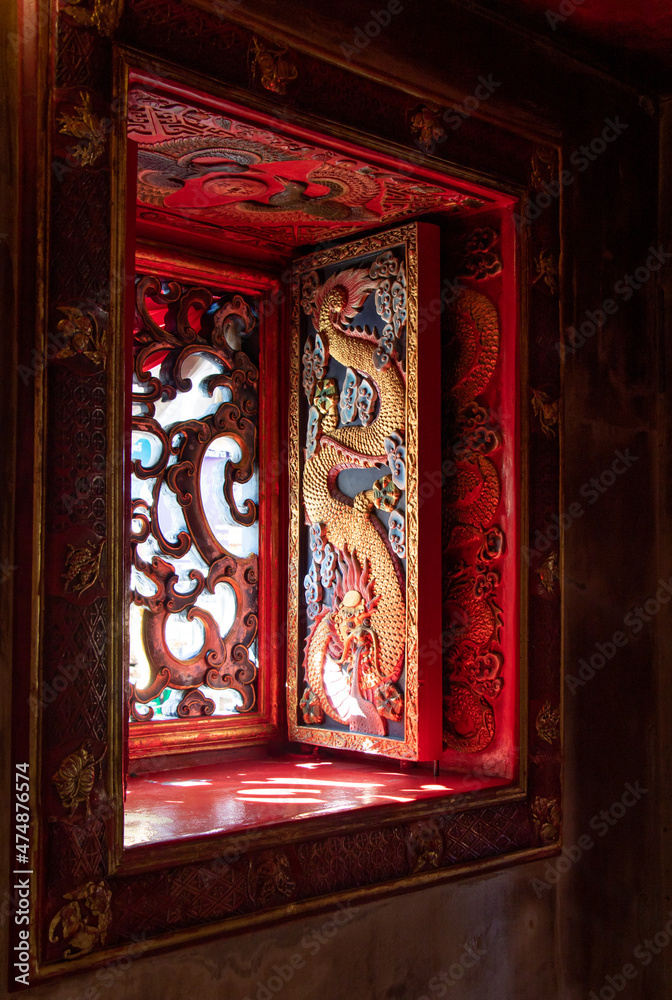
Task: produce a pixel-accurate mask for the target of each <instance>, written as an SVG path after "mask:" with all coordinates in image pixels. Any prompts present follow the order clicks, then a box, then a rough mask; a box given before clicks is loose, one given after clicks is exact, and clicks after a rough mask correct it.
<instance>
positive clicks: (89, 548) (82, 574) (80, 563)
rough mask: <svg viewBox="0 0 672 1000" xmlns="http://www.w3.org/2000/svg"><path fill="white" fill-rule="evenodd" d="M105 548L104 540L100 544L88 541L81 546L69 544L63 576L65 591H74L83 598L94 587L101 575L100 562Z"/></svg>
mask: <svg viewBox="0 0 672 1000" xmlns="http://www.w3.org/2000/svg"><path fill="white" fill-rule="evenodd" d="M104 546H105V539H104V538H103V539H102V540H101V541H100V542H98V543H96V542H93V541H86V542H85V543H84V545H81V546H76V545H70V544H68V554H67V556H66V558H65V572H64V573H63V574H62V576H63V579H64V580H65V590H72V591H73V593H75V594H77V595H78V596H81V595H82V594H83V593H84V592H85V591H86V590H88V589H89V587H93V585H94V584H95V583H96V581H97V580H98V577H99V575H100V561H101V557H102V554H103V548H104Z"/></svg>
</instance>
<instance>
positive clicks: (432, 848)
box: [407, 819, 443, 874]
mask: <svg viewBox="0 0 672 1000" xmlns="http://www.w3.org/2000/svg"><path fill="white" fill-rule="evenodd" d="M407 849H408V858H409V862H410V866H411V871H412V872H413V874H415V872H421V871H427V870H428V869H431V868H439V867H440V865H441V858H442V856H443V837H442V835H441V828H440V826H439V823H438V821H437V820H433V819H432V820H421V821H420V822H419V823H413V824H412V825H411V826H410V827H409V828H408V834H407Z"/></svg>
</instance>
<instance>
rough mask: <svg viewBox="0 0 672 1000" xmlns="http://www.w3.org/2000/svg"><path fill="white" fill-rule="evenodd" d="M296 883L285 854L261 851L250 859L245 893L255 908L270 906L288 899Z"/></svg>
mask: <svg viewBox="0 0 672 1000" xmlns="http://www.w3.org/2000/svg"><path fill="white" fill-rule="evenodd" d="M295 889H296V883H295V882H294V879H293V878H292V870H291V868H290V865H289V861H288V859H287V855H286V854H282V853H280V852H274V851H263V852H262V853H261V854H259V855H258V856H257V857H255V858H252V859H251V861H250V867H249V871H248V874H247V892H248V895H249V897H250V899H251V900H252V902H253V903H254V904H255V905H256V906H260V907H263V906H270V905H271V904H272V903H274V902H275V903H278V902H280V901H281V900H282V899H283V898H285V899H288V898H290V897H291V896H292V895H293V893H294V890H295Z"/></svg>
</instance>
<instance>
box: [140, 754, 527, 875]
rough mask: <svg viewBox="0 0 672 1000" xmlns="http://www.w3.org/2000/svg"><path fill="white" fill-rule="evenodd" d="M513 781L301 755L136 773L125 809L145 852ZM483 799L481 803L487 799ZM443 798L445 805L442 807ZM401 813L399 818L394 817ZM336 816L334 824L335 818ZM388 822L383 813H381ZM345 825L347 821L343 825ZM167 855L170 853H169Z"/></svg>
mask: <svg viewBox="0 0 672 1000" xmlns="http://www.w3.org/2000/svg"><path fill="white" fill-rule="evenodd" d="M510 786H511V781H510V780H508V779H505V778H483V777H480V776H473V775H467V774H459V773H456V772H442V773H441V774H440V775H439V776H438V777H434V775H433V771H432V766H431V765H430V764H414V765H412V766H411V765H408V764H405V763H403V764H402V765H401V767H400V765H399V763H393V762H389V761H386V760H384V759H382V758H376V759H373V760H367V761H359V760H343V759H339V758H338V757H334V758H332V759H329V758H328V757H326V756H324V755H322V756H321V757H320V758H319V759H317V758H315V757H310V756H305V755H300V754H284V755H282V756H279V757H264V758H262V759H247V760H239V761H235V762H232V761H228V762H225V763H218V764H210V765H206V766H201V767H192V768H181V769H179V770H172V771H161V772H153V773H149V774H140V775H135V776H131V777H130V778H129V781H128V794H127V799H126V804H125V809H124V853H125V854H126V855H127V856H128V852H130V853H131V854H136V852H137V851H139V852H140V853H142V854H144V852H145V849H147V848H149V847H151V848H152V849H155V848H156V847H158V845H159V844H161V845H163V846H165V847H167V846H168V845H169V844H171V845H173V847H179V845H180V844H182V845H183V846H186V845H185V843H184V842H185V841H192V840H194V839H195V838H198V839H200V838H207V839H208V840H211V839H212V838H214V837H215V836H218V837H221V836H222V835H229V834H238V837H239V839H241V835H242V839H249V838H250V833H251V831H254V839H255V840H256V839H257V838H258V836H259V835H260V834H261V835H264V834H268V835H270V836H271V837H272V836H273V832H274V830H276V831H277V832H280V828H283V829H284V830H285V831H286V829H287V827H288V825H290V826H291V825H296V824H299V823H300V824H303V823H304V822H305V821H307V820H317V819H319V818H328V821H329V822H331V823H332V824H333V823H334V821H335V816H336V815H338V816H339V817H342V818H343V819H345V816H344V814H345V815H347V820H348V825H350V822H351V821H353V820H354V821H355V822H356V821H357V820H358V819H359V820H360V821H361V822H363V823H364V824H365V825H367V826H370V825H372V824H373V823H374V815H372V813H374V814H375V817H376V818H377V817H378V815H379V814H380V813H381V809H383V810H384V811H385V813H386V814H387V816H388V817H389V818H390V819H391V818H396V814H397V810H396V809H394V810H390V807H392V806H397V807H399V809H401V810H402V811H404V812H405V811H406V810H407V809H408V808H409V807H412V806H413V804H414V803H418V804H420V803H424V809H425V811H426V803H427V800H430V799H431V800H434V801H435V802H436V806H437V807H438V809H437V811H441V812H442V811H444V810H445V809H446V808H448V809H450V808H451V802H452V804H453V805H452V808H453V809H454V808H455V807H456V806H457V805H458V803H459V808H460V809H461V808H464V807H465V805H466V802H465V799H464V796H465V794H467V793H475V792H485V793H488V792H493V791H495V790H498V789H500V790H501V789H503V788H505V787H510ZM472 798H477V799H478V801H479V804H480V799H481V798H482V796H480V795H479V796H477V797H474V796H472V794H469V799H470V800H471V799H472ZM438 800H442V801H441V802H440V803H439V801H438ZM392 814H394V817H393V815H392ZM329 818H330V820H329ZM381 818H382V816H381ZM335 822H338V823H339V825H340V822H339V821H338V820H336V821H335ZM161 853H163V852H162V851H161Z"/></svg>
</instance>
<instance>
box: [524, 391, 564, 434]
mask: <svg viewBox="0 0 672 1000" xmlns="http://www.w3.org/2000/svg"><path fill="white" fill-rule="evenodd" d="M530 391H531V393H532V410H533V412H534V415H535V417H537V419H538V420H539V426H540V427H541V433H542V434H545V435H546V437H549V438H550V437H555V426H556V424H557V422H558V408H559V405H560V404H559V401H558V400H557V399H556V400H551V397H550V396H549V395H548V393H547V392H543V390H541V389H531V390H530Z"/></svg>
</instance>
